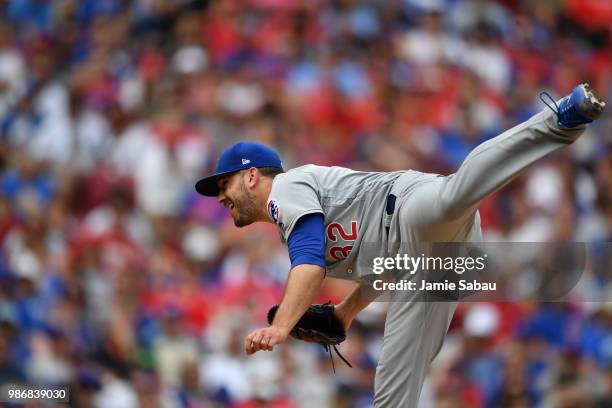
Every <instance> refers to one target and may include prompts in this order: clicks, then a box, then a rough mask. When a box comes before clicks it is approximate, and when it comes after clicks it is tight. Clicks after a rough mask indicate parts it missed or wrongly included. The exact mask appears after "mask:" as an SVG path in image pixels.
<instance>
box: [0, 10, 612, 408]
mask: <svg viewBox="0 0 612 408" xmlns="http://www.w3.org/2000/svg"><path fill="white" fill-rule="evenodd" d="M0 14H1V15H0V246H1V248H2V250H1V252H0V383H5V382H7V381H15V380H18V381H19V380H21V381H26V382H28V383H35V384H55V385H59V384H64V385H66V384H67V385H70V386H71V393H72V402H71V405H73V406H83V407H86V406H93V407H114V408H123V407H137V406H140V407H216V406H219V407H223V406H227V407H264V406H266V407H368V406H371V404H372V390H373V379H374V370H375V366H376V361H377V354H378V352H379V349H380V344H381V334H382V328H383V324H384V311H385V304H383V303H377V304H374V305H373V306H371V307H370V308H368V309H367V310H366V311H364V312H363V313H362V315H361V316H360V318H359V321H357V322H355V324H354V325H353V327H352V329H351V332H350V336H349V340H348V341H347V342H346V343H345V344H343V345H342V347H341V348H340V349H341V351H342V352H343V353H344V354H345V356H346V357H347V358H348V360H350V361H351V362H353V364H354V366H355V367H354V368H353V369H350V368H348V367H345V366H343V364H342V363H341V362H340V361H339V360H337V361H336V371H337V372H336V374H333V372H332V370H331V365H330V362H329V356H328V355H327V354H325V353H324V351H323V349H322V348H320V347H318V346H316V345H310V344H303V343H300V342H296V341H289V342H288V343H287V344H286V345H284V346H282V347H279V348H278V349H277V350H275V351H274V352H273V353H257V354H256V355H255V356H252V357H249V358H246V356H245V355H244V352H243V339H244V336H245V335H246V334H247V333H248V332H250V331H251V330H252V329H253V328H256V327H261V326H262V325H263V324H264V322H265V313H266V311H267V309H268V307H269V306H270V305H272V304H274V303H277V302H278V301H279V299H280V297H281V295H282V290H283V284H284V281H285V279H286V276H287V272H288V268H289V262H288V257H287V254H286V250H285V249H284V248H283V247H282V246H281V244H280V240H279V239H278V238H277V231H276V230H275V228H274V227H273V226H267V225H264V226H258V225H256V226H252V227H249V228H244V229H240V230H239V229H237V228H235V227H234V226H233V223H232V221H231V219H230V217H229V214H228V213H227V212H226V211H225V209H223V208H222V207H221V206H219V205H218V204H217V203H216V202H215V200H213V199H206V198H204V197H199V196H197V195H196V193H195V191H194V189H193V185H194V182H195V181H196V180H197V178H198V177H199V176H201V175H203V174H204V173H206V172H208V171H210V170H211V168H212V167H214V162H215V158H216V156H217V154H218V153H219V152H220V151H221V150H222V149H223V148H224V147H225V146H227V145H229V144H230V143H233V142H235V141H238V140H245V139H248V140H254V141H259V142H263V143H267V144H269V145H271V146H274V147H275V148H277V149H278V150H279V152H280V153H281V154H282V156H283V158H284V162H285V164H286V166H287V168H291V167H294V166H297V165H300V164H305V163H316V164H322V165H342V166H348V167H352V168H358V169H364V170H372V171H390V170H398V169H416V170H422V171H430V172H439V173H443V174H449V173H451V172H452V171H453V170H454V169H456V168H457V166H458V165H459V164H460V163H461V161H462V160H463V158H464V157H465V156H466V155H467V153H468V152H469V151H470V150H471V149H472V148H474V147H475V146H476V145H478V144H479V143H481V142H482V141H484V140H486V139H488V138H490V137H492V136H494V135H496V134H498V133H500V132H501V131H503V130H504V129H506V128H509V127H511V126H514V125H515V124H517V123H519V122H521V121H524V120H525V119H527V118H528V117H529V116H530V115H532V114H534V113H535V112H537V111H539V110H540V109H542V108H543V104H542V103H541V102H539V101H538V93H539V91H541V90H548V91H549V92H550V93H551V94H553V95H554V96H555V97H561V96H563V95H565V94H567V93H568V92H569V91H570V90H571V89H572V88H573V87H574V86H575V85H576V84H578V83H580V82H583V81H588V82H590V84H591V86H592V87H593V88H594V89H595V90H596V91H597V93H598V94H599V95H600V96H602V97H603V98H604V99H606V100H607V101H608V103H610V102H611V101H612V24H611V21H612V1H610V0H542V1H536V0H533V1H530V0H516V1H511V0H506V1H502V0H499V1H480V0H334V1H332V0H223V1H221V0H219V1H212V0H211V1H188V0H134V1H121V0H83V1H75V0H1V1H0ZM610 112H612V110H611V109H608V112H607V114H606V116H605V117H604V118H603V119H602V120H600V121H598V123H597V124H595V125H593V126H590V127H589V129H588V131H587V132H586V134H585V135H584V137H583V138H581V139H580V140H579V141H578V142H577V143H576V144H574V145H573V146H572V147H570V148H568V149H565V150H564V151H561V152H558V153H556V154H554V155H553V156H552V157H550V158H549V159H547V160H545V161H543V162H542V163H539V164H538V165H537V166H535V167H534V168H533V169H532V170H530V171H529V172H528V173H526V174H525V175H524V176H521V177H520V178H519V179H518V180H517V181H515V182H514V183H512V184H511V185H510V186H508V187H507V188H505V189H504V190H502V191H501V192H499V193H497V194H495V196H493V197H492V198H490V199H487V200H486V201H485V202H484V203H483V205H482V208H481V214H482V219H483V228H484V231H485V235H486V237H487V239H489V240H494V241H498V240H508V241H589V242H594V241H597V242H602V243H605V242H608V241H610V240H611V239H612V148H611V147H612V116H611V114H610ZM604 247H605V244H604ZM607 248H608V249H610V246H609V245H608V247H607ZM608 252H609V251H608ZM603 270H604V271H606V270H607V271H608V272H611V271H610V264H608V267H607V268H603ZM607 278H608V277H607V276H606V274H605V273H604V274H603V275H601V276H595V277H593V278H592V279H591V281H590V282H591V290H592V291H593V293H592V296H599V297H597V299H606V294H610V293H612V292H610V287H607V286H606V284H607V282H608V281H609V279H607ZM328 281H329V282H326V283H325V286H324V289H323V291H322V293H321V296H320V299H319V300H321V301H326V300H328V299H331V300H332V301H334V302H337V301H339V300H340V299H341V298H342V296H343V294H344V293H346V291H347V290H349V289H350V287H351V286H350V284H349V283H346V282H342V281H334V280H332V279H328ZM609 297H610V296H608V298H609ZM593 299H596V297H593V298H591V300H593ZM580 300H581V299H575V301H574V302H570V303H550V304H544V303H538V302H535V301H533V302H524V303H463V304H462V305H460V307H459V309H458V312H457V314H456V316H455V319H454V320H453V323H452V325H451V329H450V332H449V335H448V339H447V341H446V344H445V346H444V348H443V350H442V352H441V354H440V355H439V357H438V358H437V360H436V361H435V363H434V366H433V367H432V372H431V376H430V377H429V379H428V380H427V382H426V384H425V387H424V390H423V398H422V401H423V406H424V407H467V406H469V407H517V408H518V407H528V406H537V407H576V406H580V407H590V406H593V407H609V406H612V306H611V305H610V304H606V303H584V302H580ZM582 300H584V299H582Z"/></svg>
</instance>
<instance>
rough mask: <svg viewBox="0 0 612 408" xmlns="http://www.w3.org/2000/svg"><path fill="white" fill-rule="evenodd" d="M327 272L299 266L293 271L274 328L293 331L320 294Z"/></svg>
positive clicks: (288, 279)
mask: <svg viewBox="0 0 612 408" xmlns="http://www.w3.org/2000/svg"><path fill="white" fill-rule="evenodd" d="M324 278H325V270H324V269H323V268H321V267H320V266H317V265H308V264H303V265H298V266H296V267H295V268H293V269H291V271H290V272H289V277H288V278H287V286H286V287H285V294H284V296H283V300H282V302H281V304H280V306H279V308H278V311H277V312H276V316H275V317H274V322H272V326H274V327H278V328H280V329H283V330H286V331H291V329H292V328H293V326H295V324H296V323H297V322H298V320H300V317H302V315H303V314H304V312H306V309H308V306H310V304H311V303H312V301H313V300H314V298H315V296H316V295H317V293H318V292H319V288H320V287H321V283H322V282H323V279H324Z"/></svg>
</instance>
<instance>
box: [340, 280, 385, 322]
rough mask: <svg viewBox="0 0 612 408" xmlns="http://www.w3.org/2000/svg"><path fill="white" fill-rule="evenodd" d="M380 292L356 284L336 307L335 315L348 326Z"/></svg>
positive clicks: (369, 286)
mask: <svg viewBox="0 0 612 408" xmlns="http://www.w3.org/2000/svg"><path fill="white" fill-rule="evenodd" d="M380 294H381V292H379V291H376V290H374V289H373V288H372V286H371V285H368V284H358V285H357V286H355V288H354V289H353V290H352V291H351V292H350V293H349V294H348V295H347V296H346V297H345V298H344V299H343V300H342V302H340V303H339V304H338V305H337V306H336V315H337V316H338V317H339V318H340V320H342V321H343V322H345V323H347V324H345V326H348V324H350V321H351V320H353V319H354V318H355V316H357V315H358V314H359V312H361V311H362V310H363V309H365V308H366V307H367V306H368V305H369V304H370V303H372V302H373V301H374V300H375V299H376V298H377V297H379V296H380Z"/></svg>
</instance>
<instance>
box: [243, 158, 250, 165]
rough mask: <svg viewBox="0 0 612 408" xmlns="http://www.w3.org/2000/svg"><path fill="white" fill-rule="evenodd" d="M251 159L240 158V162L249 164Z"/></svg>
mask: <svg viewBox="0 0 612 408" xmlns="http://www.w3.org/2000/svg"><path fill="white" fill-rule="evenodd" d="M250 162H251V161H250V160H249V159H242V164H249V163H250Z"/></svg>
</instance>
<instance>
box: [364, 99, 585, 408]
mask: <svg viewBox="0 0 612 408" xmlns="http://www.w3.org/2000/svg"><path fill="white" fill-rule="evenodd" d="M585 127H586V126H579V127H575V128H571V129H569V128H562V127H560V126H559V125H558V124H557V120H556V116H555V115H554V114H553V113H552V112H551V111H549V110H545V111H543V112H540V113H538V114H536V115H535V116H533V117H532V118H531V119H529V120H528V121H526V122H524V123H521V124H519V125H517V126H515V127H513V128H512V129H509V130H507V131H506V132H504V133H502V134H501V135H499V136H497V137H495V138H493V139H490V140H488V141H486V142H485V143H483V144H481V145H480V146H478V147H477V148H476V149H474V151H472V152H471V153H470V154H469V155H468V157H467V158H466V159H465V161H464V162H463V164H462V165H461V167H460V168H459V170H458V171H457V172H456V173H454V174H451V175H449V176H446V177H442V176H437V175H431V174H423V173H418V172H414V179H413V180H411V181H410V182H409V183H406V185H405V188H404V189H403V194H400V195H398V198H397V203H396V210H395V215H394V219H393V220H392V223H391V227H390V230H389V242H400V243H401V245H402V247H403V248H404V250H405V251H407V252H408V254H409V255H410V253H411V252H412V254H415V253H416V251H417V244H419V243H426V242H478V241H481V239H482V234H481V229H480V217H479V215H478V211H477V208H478V205H479V203H480V201H481V200H482V199H484V198H485V197H486V196H487V195H489V194H491V193H493V192H494V191H496V190H498V189H499V188H501V187H503V186H504V185H505V184H506V183H508V182H509V181H510V180H512V179H513V178H514V177H516V176H517V175H518V174H519V173H520V172H521V171H523V170H525V169H526V168H527V167H529V166H530V165H531V164H533V163H534V162H536V161H537V160H539V159H541V158H543V157H544V156H546V155H548V154H550V153H552V152H554V151H555V150H558V149H560V148H562V147H564V146H567V145H568V144H571V143H572V142H574V141H575V140H576V139H577V138H578V137H579V136H580V135H581V134H582V133H583V131H584V129H585ZM419 248H421V247H419ZM419 251H420V249H419ZM417 273H418V272H417ZM414 296H415V295H414V294H413V293H411V292H408V291H406V294H405V299H403V301H396V302H391V303H390V304H389V310H388V312H387V319H386V322H385V333H384V340H383V346H382V351H381V355H380V359H379V362H378V366H377V368H376V378H375V397H374V405H375V406H376V407H378V408H398V407H408V408H412V407H416V406H417V403H418V401H419V395H420V393H421V388H422V386H423V382H424V380H425V376H426V375H427V370H428V368H429V365H430V363H431V361H432V360H433V359H434V357H435V356H436V354H437V353H438V351H439V350H440V348H441V346H442V342H443V339H444V336H445V334H446V332H447V330H448V326H449V324H450V321H451V318H452V316H453V313H454V311H455V308H456V302H450V301H449V302H426V301H421V299H422V298H419V300H416V299H415V298H414Z"/></svg>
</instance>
